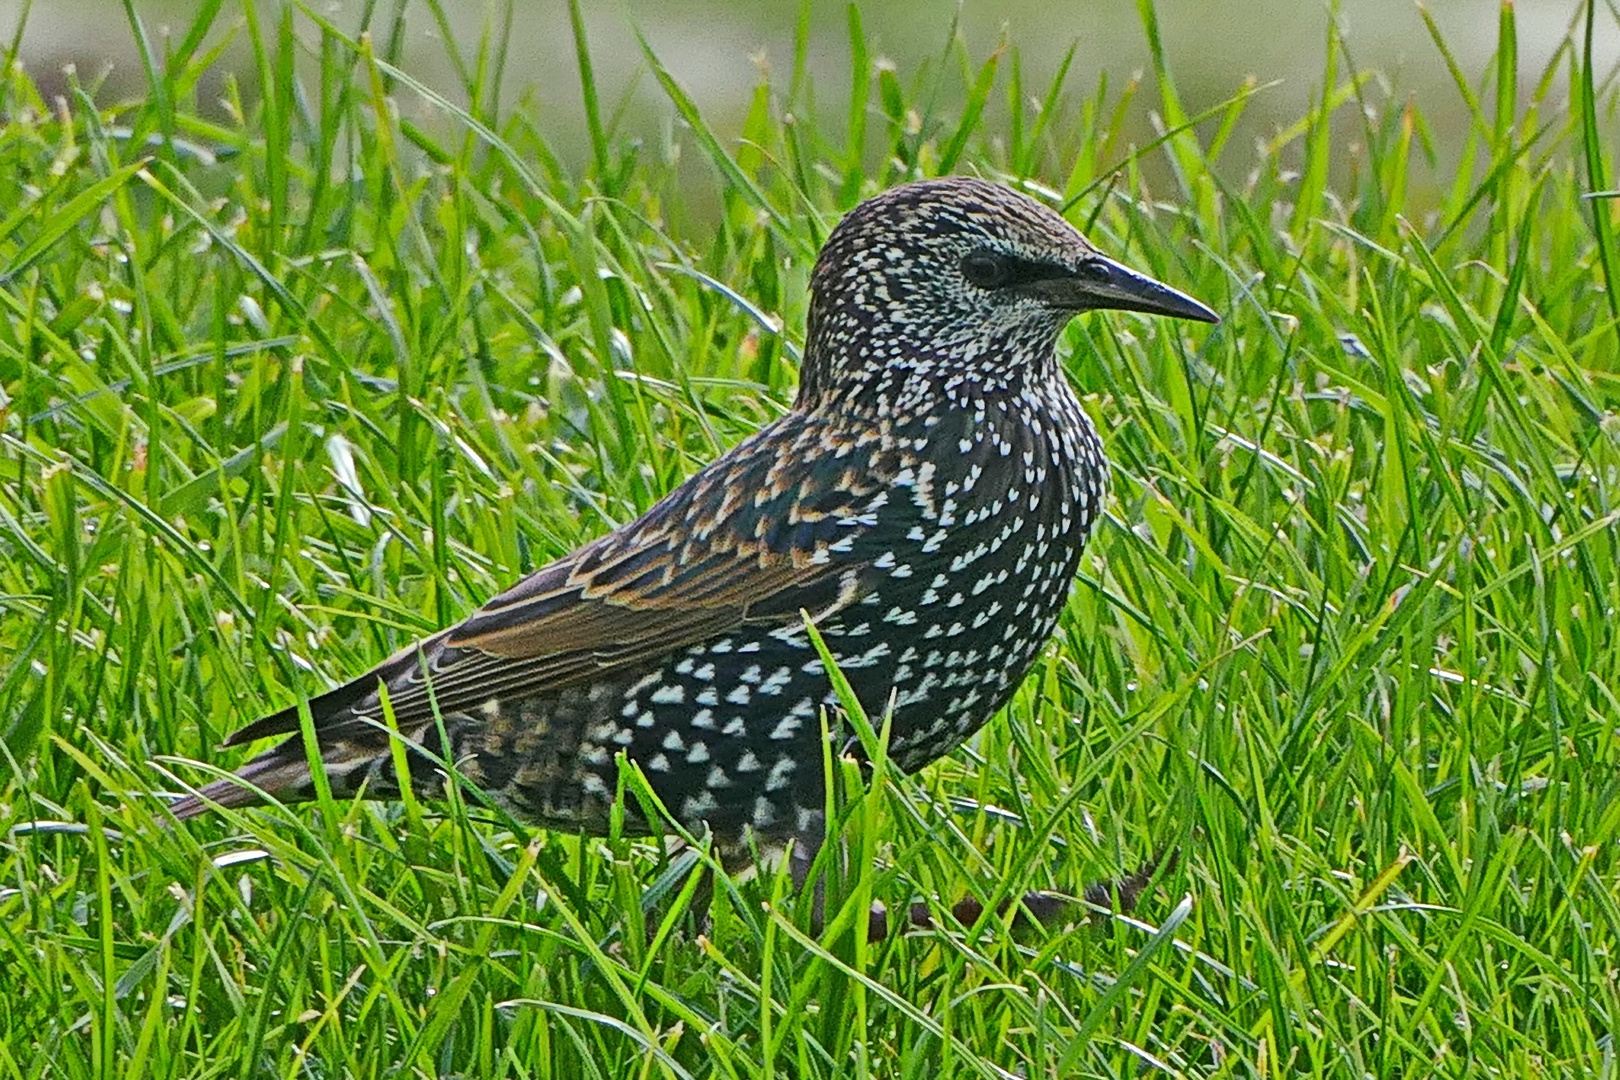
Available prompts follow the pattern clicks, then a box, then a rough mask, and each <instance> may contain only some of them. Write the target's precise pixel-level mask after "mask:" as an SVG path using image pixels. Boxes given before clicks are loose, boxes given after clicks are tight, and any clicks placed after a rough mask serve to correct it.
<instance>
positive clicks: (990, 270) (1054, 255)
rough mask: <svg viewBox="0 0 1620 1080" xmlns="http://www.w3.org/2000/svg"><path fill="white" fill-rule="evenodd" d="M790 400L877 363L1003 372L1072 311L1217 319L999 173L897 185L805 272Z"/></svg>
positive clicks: (857, 378) (1034, 360) (1032, 353)
mask: <svg viewBox="0 0 1620 1080" xmlns="http://www.w3.org/2000/svg"><path fill="white" fill-rule="evenodd" d="M810 291H811V302H810V324H809V327H808V331H809V333H808V341H807V345H806V349H805V358H804V367H803V370H802V371H801V373H800V400H801V402H808V401H812V400H814V399H816V398H817V397H819V396H820V395H822V394H823V393H827V392H832V393H837V392H838V390H840V389H841V388H842V389H852V388H856V387H858V386H860V385H863V384H870V383H871V382H873V380H875V379H878V378H881V376H882V375H883V373H884V372H886V371H887V372H890V373H895V372H899V371H905V370H917V369H926V370H929V371H933V372H936V373H939V374H944V375H947V376H949V375H952V374H958V373H965V374H968V375H969V376H970V377H971V376H973V375H975V374H976V375H978V376H980V377H990V378H1006V377H1009V376H1012V375H1015V374H1016V371H1015V370H1013V369H1016V368H1018V367H1020V366H1034V365H1038V364H1040V363H1042V362H1043V361H1045V360H1048V359H1050V357H1051V356H1052V355H1053V348H1054V346H1055V343H1056V340H1057V335H1058V332H1059V331H1061V330H1062V329H1063V326H1064V324H1066V323H1067V322H1068V321H1069V319H1070V318H1072V317H1073V316H1075V315H1078V314H1080V313H1081V312H1084V311H1095V310H1097V309H1100V308H1113V309H1117V310H1122V311H1141V312H1147V313H1150V314H1155V315H1169V316H1172V317H1174V318H1182V319H1196V320H1199V321H1202V322H1218V321H1220V320H1219V318H1218V317H1217V316H1216V314H1215V313H1214V312H1213V311H1211V310H1210V309H1209V308H1207V307H1205V306H1204V305H1203V304H1200V303H1199V302H1198V301H1196V300H1194V299H1192V298H1191V297H1189V296H1186V295H1184V294H1182V293H1179V292H1177V291H1176V290H1174V289H1172V288H1170V287H1169V286H1167V285H1161V284H1160V283H1158V282H1157V281H1154V280H1153V279H1152V278H1149V277H1146V276H1144V275H1142V274H1138V273H1137V272H1136V271H1134V270H1129V269H1127V268H1126V267H1124V266H1121V265H1120V264H1119V263H1117V262H1114V261H1113V260H1112V259H1109V258H1107V257H1105V256H1103V255H1101V254H1099V253H1098V252H1097V250H1096V249H1095V248H1093V247H1092V246H1091V245H1090V244H1089V243H1087V241H1086V238H1085V237H1083V236H1081V235H1080V233H1079V231H1078V230H1076V229H1075V227H1074V226H1072V225H1070V224H1069V223H1068V222H1067V221H1065V220H1064V219H1063V217H1062V216H1061V215H1060V214H1058V213H1057V212H1056V211H1054V210H1052V209H1050V208H1049V207H1046V206H1043V205H1042V204H1041V203H1038V202H1036V201H1035V200H1034V199H1032V198H1030V197H1029V196H1027V195H1023V194H1021V193H1019V192H1017V191H1014V190H1013V189H1011V188H1009V187H1006V186H1004V185H1001V184H995V183H990V182H988V181H985V180H978V179H975V178H973V177H965V176H955V177H946V178H943V179H939V180H923V181H919V182H916V183H910V184H902V185H901V186H899V187H895V188H891V189H890V190H888V191H885V192H883V193H882V194H881V195H877V196H874V197H873V198H871V199H868V200H867V201H865V202H863V203H861V204H860V205H859V206H857V207H856V208H855V209H854V210H851V211H850V212H849V214H847V215H846V216H845V217H844V219H843V220H842V221H841V222H839V223H838V227H837V228H835V229H834V230H833V232H832V235H831V236H829V237H828V238H827V243H826V245H825V246H824V247H823V248H822V249H821V255H820V256H819V257H818V258H817V260H816V267H815V271H814V273H813V274H812V275H811V279H810Z"/></svg>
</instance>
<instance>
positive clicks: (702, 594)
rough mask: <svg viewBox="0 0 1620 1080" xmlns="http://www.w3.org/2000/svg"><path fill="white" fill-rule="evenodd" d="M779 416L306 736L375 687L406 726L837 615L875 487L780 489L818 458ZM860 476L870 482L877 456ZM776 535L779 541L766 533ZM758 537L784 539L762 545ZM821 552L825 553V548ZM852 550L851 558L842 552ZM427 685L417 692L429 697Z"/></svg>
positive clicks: (850, 595)
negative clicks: (790, 460)
mask: <svg viewBox="0 0 1620 1080" xmlns="http://www.w3.org/2000/svg"><path fill="white" fill-rule="evenodd" d="M829 438H830V436H829V435H828V434H827V433H826V432H825V431H819V430H817V429H816V427H815V425H814V424H813V422H812V421H811V420H810V418H808V417H805V416H802V415H799V414H790V415H789V416H788V417H785V418H784V419H783V420H781V421H778V422H777V423H776V424H774V425H771V426H770V427H767V428H765V429H764V430H762V431H761V432H760V433H759V434H758V435H756V436H755V437H754V438H752V439H749V440H748V441H746V442H744V443H742V444H740V445H739V446H737V447H736V448H735V449H734V450H732V451H731V453H729V454H727V455H725V456H724V457H722V458H720V459H719V460H717V461H716V462H714V463H713V464H712V465H710V466H709V467H708V468H706V469H704V470H703V471H702V472H700V473H698V474H697V475H696V476H694V477H693V478H692V479H691V480H689V481H688V482H687V483H686V484H684V485H682V486H681V487H680V488H679V489H677V490H676V491H675V492H673V493H672V494H671V495H669V496H668V497H667V498H665V499H664V500H663V501H662V502H660V503H659V504H657V505H656V506H654V507H653V508H652V509H651V510H650V511H648V513H647V514H645V515H644V516H642V517H641V518H639V519H637V520H636V521H634V522H632V523H630V524H629V525H626V526H625V527H623V528H622V529H620V530H618V531H617V532H614V533H610V534H608V535H607V536H604V537H602V538H600V539H599V540H596V541H594V542H592V543H590V544H587V545H586V546H584V547H582V548H580V549H579V550H578V551H576V552H574V553H572V554H571V555H568V556H566V557H565V558H563V559H560V560H558V561H557V562H555V563H552V564H550V565H549V566H546V567H544V568H542V569H541V570H539V571H537V572H535V573H534V574H531V575H530V576H529V577H527V578H525V579H524V580H522V581H521V582H518V583H517V584H516V585H514V586H513V587H512V588H510V589H508V590H506V591H505V592H503V593H501V594H500V595H499V596H496V597H494V598H493V599H491V600H490V601H489V602H488V603H487V604H485V605H484V606H483V607H481V608H479V609H478V610H477V611H476V612H474V613H473V614H472V615H471V616H470V617H469V618H468V619H467V620H466V621H464V622H462V623H461V624H459V625H457V626H454V627H451V628H449V629H448V630H443V631H440V632H439V633H438V634H435V635H434V636H433V637H430V638H427V639H426V640H424V641H421V642H418V643H416V644H414V645H412V646H410V647H408V648H407V649H404V650H402V651H401V652H399V653H397V654H395V655H394V656H393V657H391V658H390V659H388V660H387V661H385V662H384V663H382V664H381V665H379V666H378V667H376V668H374V669H373V670H371V671H369V672H367V673H366V674H365V675H362V676H360V677H359V678H358V679H355V680H353V681H351V682H349V683H346V684H344V685H343V686H340V687H337V688H336V689H334V690H331V691H328V692H327V693H325V694H322V695H320V696H319V697H316V698H313V699H311V701H310V708H311V713H312V718H313V719H314V721H315V724H316V728H317V730H318V731H323V732H327V731H333V730H335V729H338V728H341V727H342V726H344V725H346V724H352V723H354V722H355V721H357V720H361V719H362V718H366V717H375V716H377V715H380V712H381V696H380V694H379V692H378V687H379V686H386V687H387V690H388V698H389V703H390V705H391V707H392V709H393V712H394V717H395V720H396V721H397V722H398V723H399V724H400V726H401V727H408V726H413V725H417V724H420V723H422V722H424V721H427V720H430V719H431V718H432V716H433V709H434V705H435V703H436V704H437V707H438V709H439V711H440V712H441V714H443V713H450V712H455V711H458V710H465V709H471V708H476V707H477V706H478V705H480V704H482V703H483V702H485V701H487V700H489V699H490V698H491V697H494V696H497V695H522V694H531V693H533V694H538V693H546V692H548V691H553V690H558V689H561V688H563V687H567V686H570V685H573V684H576V683H579V682H581V681H585V680H589V679H593V678H599V677H601V676H602V675H604V674H610V673H612V672H614V671H616V670H629V669H634V668H636V667H638V666H643V665H645V664H647V663H650V662H653V661H656V660H657V659H658V658H660V657H664V656H667V655H669V654H670V653H672V652H676V651H678V650H680V649H682V648H686V647H688V646H691V645H694V644H696V643H698V642H701V641H705V640H709V639H711V638H714V637H717V636H719V635H722V634H724V633H726V632H728V631H730V630H734V629H736V628H738V627H741V626H743V625H745V624H747V623H750V622H759V621H768V622H777V623H784V624H785V623H788V622H794V621H797V619H798V617H799V611H800V610H801V608H802V609H806V610H809V611H811V612H812V613H817V614H825V613H827V612H830V611H833V610H837V609H838V608H839V607H841V606H842V605H844V604H847V603H849V602H850V601H851V600H853V599H854V598H855V597H856V596H857V595H858V594H859V593H860V592H861V583H862V581H863V580H864V579H865V578H866V577H867V575H869V574H870V573H871V572H872V571H871V570H870V568H869V567H868V566H867V565H866V564H865V563H864V562H862V561H860V560H856V559H851V558H849V557H848V556H846V555H844V554H843V553H842V552H843V549H845V548H847V547H850V546H852V545H848V544H843V543H840V541H842V540H844V539H845V538H846V537H847V538H852V539H853V538H854V537H855V536H856V535H857V534H859V533H861V532H863V531H865V530H867V529H869V528H871V525H870V520H871V519H870V516H867V517H863V516H862V513H861V510H860V506H861V504H863V503H864V502H865V501H866V500H868V499H870V498H871V496H872V494H873V492H874V491H876V490H878V489H879V488H881V487H884V486H887V481H889V480H890V479H892V478H891V477H885V476H882V475H875V474H874V475H865V476H861V477H859V478H857V479H855V480H853V481H852V480H851V477H850V474H849V473H848V472H847V471H846V472H845V474H844V476H842V477H840V482H839V483H838V484H836V485H831V486H823V487H816V486H814V485H806V484H797V485H784V484H782V483H781V482H780V481H779V479H778V476H779V473H780V471H781V469H780V466H781V462H782V460H783V458H784V455H789V456H813V455H814V454H815V453H817V452H821V453H826V452H828V447H827V440H828V439H829ZM872 460H873V462H874V467H875V468H876V469H877V471H878V472H879V473H881V472H882V471H883V470H882V468H881V466H880V464H879V458H877V457H874V458H873V459H872ZM784 522H788V523H791V526H792V527H791V528H789V529H782V528H781V525H782V523H784ZM764 536H770V538H771V539H772V540H776V541H778V542H780V541H781V540H783V539H786V540H787V541H788V542H787V543H786V544H783V545H782V546H779V547H778V546H767V544H769V543H770V541H768V540H762V539H761V537H764ZM834 545H836V547H835V546H834ZM853 546H855V547H859V545H853ZM430 687H431V693H430ZM297 730H298V713H297V710H296V708H290V709H283V710H282V711H281V712H278V713H275V714H273V715H270V716H266V717H264V718H262V719H260V720H258V721H256V722H254V723H253V724H249V725H248V726H247V727H245V728H243V729H241V730H240V731H238V732H236V733H235V734H234V735H232V736H231V737H230V738H229V739H228V740H227V741H226V745H228V746H235V745H240V744H242V743H246V742H250V741H253V740H255V739H259V738H263V737H266V736H270V735H280V734H287V733H290V732H295V731H297Z"/></svg>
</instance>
